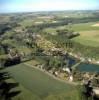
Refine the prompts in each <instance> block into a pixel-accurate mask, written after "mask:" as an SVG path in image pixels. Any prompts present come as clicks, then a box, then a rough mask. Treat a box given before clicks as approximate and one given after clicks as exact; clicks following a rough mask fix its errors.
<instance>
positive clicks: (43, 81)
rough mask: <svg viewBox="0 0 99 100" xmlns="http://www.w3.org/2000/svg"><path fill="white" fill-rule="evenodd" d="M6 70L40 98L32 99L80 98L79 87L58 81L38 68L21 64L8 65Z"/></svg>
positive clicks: (69, 99)
mask: <svg viewBox="0 0 99 100" xmlns="http://www.w3.org/2000/svg"><path fill="white" fill-rule="evenodd" d="M5 71H8V72H9V73H10V74H11V76H12V77H13V78H14V79H15V80H16V81H17V82H19V83H20V84H21V85H22V87H24V88H25V89H27V90H28V91H29V92H30V91H31V93H32V94H33V96H34V98H38V99H32V100H39V99H40V100H67V99H68V100H79V96H78V95H79V93H78V91H77V87H75V86H72V85H69V84H66V83H63V82H60V81H57V80H55V79H53V78H52V77H50V76H48V75H46V74H45V73H43V72H41V71H39V70H37V69H33V68H30V67H28V66H26V65H24V64H19V65H16V66H13V67H8V68H6V69H5ZM23 92H24V89H23ZM29 92H28V93H29ZM25 93H26V92H25ZM31 93H29V94H30V95H31ZM27 96H28V95H27ZM22 100H28V99H25V98H24V99H22ZM29 100H30V99H29Z"/></svg>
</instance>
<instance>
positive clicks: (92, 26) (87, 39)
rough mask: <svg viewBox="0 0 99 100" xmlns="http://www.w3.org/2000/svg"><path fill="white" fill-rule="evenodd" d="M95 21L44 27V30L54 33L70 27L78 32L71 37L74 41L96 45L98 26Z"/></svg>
mask: <svg viewBox="0 0 99 100" xmlns="http://www.w3.org/2000/svg"><path fill="white" fill-rule="evenodd" d="M97 23H98V22H97ZM97 23H96V22H90V23H81V24H71V25H65V26H59V27H56V28H46V29H44V31H45V32H48V33H50V34H52V33H53V34H56V30H59V29H71V30H73V31H76V32H79V34H80V35H79V36H78V37H76V38H73V40H74V41H76V42H79V43H81V44H83V45H88V46H93V47H97V46H99V26H97Z"/></svg>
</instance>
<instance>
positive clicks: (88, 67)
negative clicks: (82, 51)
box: [78, 63, 99, 72]
mask: <svg viewBox="0 0 99 100" xmlns="http://www.w3.org/2000/svg"><path fill="white" fill-rule="evenodd" d="M78 70H80V71H84V72H99V65H95V64H88V63H81V64H80V65H79V66H78Z"/></svg>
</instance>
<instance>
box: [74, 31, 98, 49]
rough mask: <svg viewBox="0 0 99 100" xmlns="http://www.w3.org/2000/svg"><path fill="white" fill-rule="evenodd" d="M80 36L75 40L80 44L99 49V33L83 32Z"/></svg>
mask: <svg viewBox="0 0 99 100" xmlns="http://www.w3.org/2000/svg"><path fill="white" fill-rule="evenodd" d="M79 33H80V36H78V37H76V38H74V39H73V40H74V41H76V42H79V43H81V44H83V45H87V46H92V47H99V31H98V30H95V31H81V32H79Z"/></svg>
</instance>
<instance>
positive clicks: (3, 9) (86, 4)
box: [0, 0, 99, 13]
mask: <svg viewBox="0 0 99 100" xmlns="http://www.w3.org/2000/svg"><path fill="white" fill-rule="evenodd" d="M97 9H99V0H0V13H9V12H34V11H61V10H97Z"/></svg>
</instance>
